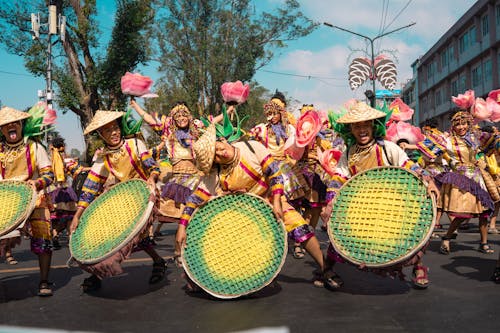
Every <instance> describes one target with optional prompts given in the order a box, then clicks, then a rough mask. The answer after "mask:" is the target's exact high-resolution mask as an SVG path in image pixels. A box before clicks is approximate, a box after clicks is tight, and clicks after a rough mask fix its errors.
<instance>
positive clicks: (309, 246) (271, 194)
mask: <svg viewBox="0 0 500 333" xmlns="http://www.w3.org/2000/svg"><path fill="white" fill-rule="evenodd" d="M225 120H226V118H225ZM223 127H224V128H226V127H227V126H226V125H223ZM218 133H219V136H221V135H220V132H219V131H218ZM226 136H227V137H228V138H229V139H230V140H234V141H232V143H229V142H228V141H227V140H226V138H225V137H226ZM238 139H239V136H235V135H234V134H233V133H228V135H225V136H224V137H222V136H221V137H220V138H219V139H218V141H216V131H215V127H214V125H210V126H209V127H208V128H207V130H206V131H205V133H204V134H203V135H202V136H201V137H200V139H199V140H198V141H197V142H196V143H195V144H194V145H193V148H194V150H195V154H196V161H197V163H198V168H199V169H200V170H201V171H203V172H204V173H205V174H206V175H207V176H206V177H204V178H203V179H202V183H201V184H200V186H199V187H198V189H196V190H195V192H194V193H193V194H192V195H191V196H190V197H189V200H188V202H187V204H186V207H185V208H184V212H183V215H182V217H181V221H180V222H179V227H178V229H177V235H176V243H177V244H178V246H184V243H185V240H186V226H187V224H188V223H189V220H190V218H191V215H192V214H193V212H194V210H195V208H196V207H197V206H199V205H201V204H202V203H203V202H205V201H207V200H208V199H209V198H210V197H211V195H213V194H214V193H217V191H218V190H219V191H222V192H248V193H252V194H256V195H259V196H261V197H264V198H268V199H269V201H270V204H271V205H272V207H273V211H274V213H275V215H276V216H277V217H278V218H279V219H281V220H283V222H284V224H285V228H286V230H287V232H288V235H289V237H290V238H292V239H293V240H294V241H297V242H300V243H303V244H304V248H305V249H306V251H307V252H308V253H309V254H310V255H311V256H312V258H313V259H314V260H315V261H316V263H317V264H318V266H319V268H320V272H321V273H320V276H319V277H318V278H317V281H318V282H319V283H316V281H315V285H317V286H321V287H323V286H324V285H327V284H332V285H336V282H335V281H334V279H332V277H331V276H327V274H326V273H324V258H323V253H322V252H321V249H320V246H319V242H318V240H317V238H316V236H315V235H314V232H313V231H312V230H311V228H310V227H309V225H308V224H307V222H306V221H305V220H304V219H303V217H302V216H301V215H300V214H299V213H298V212H297V211H296V210H295V209H294V208H293V207H292V206H291V205H290V204H289V203H288V201H287V195H291V194H289V193H286V190H285V189H286V187H287V186H284V184H283V183H284V178H283V177H282V175H281V171H280V170H281V168H280V163H281V162H280V161H278V160H276V159H275V158H274V157H273V156H272V154H271V152H270V151H269V150H268V149H267V148H265V147H264V146H263V145H262V144H261V143H259V142H257V141H239V142H236V140H238ZM213 165H217V167H218V169H217V170H215V168H213V169H212V166H213ZM206 184H212V185H213V186H212V188H210V187H209V186H204V185H206ZM214 184H216V185H214ZM323 281H324V283H323ZM186 287H187V289H188V291H190V290H191V291H193V290H196V287H195V286H194V285H192V284H191V283H190V282H189V281H188V285H187V286H186Z"/></svg>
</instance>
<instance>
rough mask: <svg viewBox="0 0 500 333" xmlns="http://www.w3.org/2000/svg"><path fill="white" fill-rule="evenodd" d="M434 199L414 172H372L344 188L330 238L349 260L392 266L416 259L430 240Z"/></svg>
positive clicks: (335, 208) (335, 205)
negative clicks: (419, 251)
mask: <svg viewBox="0 0 500 333" xmlns="http://www.w3.org/2000/svg"><path fill="white" fill-rule="evenodd" d="M435 216H436V209H435V204H434V198H431V197H429V196H428V194H427V189H426V187H425V185H424V184H423V182H422V181H421V180H420V179H419V178H418V177H417V176H416V175H415V174H414V173H412V172H410V171H408V170H407V169H403V168H399V167H382V168H374V169H369V170H366V171H364V172H361V173H359V174H357V175H355V176H354V177H353V178H351V179H350V180H349V181H348V182H346V183H345V184H344V186H342V187H341V189H340V191H339V193H338V195H337V197H336V198H335V202H334V203H333V209H332V215H331V218H330V221H329V223H328V236H329V238H330V241H331V242H332V244H333V247H334V248H335V250H336V251H337V252H338V253H339V254H340V255H341V256H342V257H343V258H345V259H346V260H348V261H350V262H352V263H354V264H358V265H361V264H363V265H366V266H367V267H373V268H375V267H386V266H390V265H394V264H397V263H399V262H402V261H405V260H406V259H408V258H410V257H412V256H413V255H414V254H415V253H416V252H417V251H418V250H420V249H421V248H422V246H423V245H424V244H425V243H426V242H427V241H428V240H429V237H430V236H431V233H432V230H433V227H434V223H435Z"/></svg>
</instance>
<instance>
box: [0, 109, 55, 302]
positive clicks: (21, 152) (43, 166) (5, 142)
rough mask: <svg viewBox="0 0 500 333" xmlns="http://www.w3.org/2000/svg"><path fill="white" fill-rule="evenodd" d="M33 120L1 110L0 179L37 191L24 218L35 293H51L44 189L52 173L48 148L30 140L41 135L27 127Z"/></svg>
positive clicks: (18, 112) (23, 113)
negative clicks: (35, 268)
mask: <svg viewBox="0 0 500 333" xmlns="http://www.w3.org/2000/svg"><path fill="white" fill-rule="evenodd" d="M41 116H42V117H43V115H41ZM37 118H38V117H37ZM33 120H35V119H33V118H32V116H31V115H30V114H29V113H27V112H21V111H18V110H16V109H13V108H10V107H4V108H2V109H1V110H0V132H1V134H2V141H1V143H0V167H1V174H0V179H11V180H21V181H26V182H28V183H29V184H30V185H31V186H33V187H35V188H36V190H37V191H38V197H37V203H36V206H35V209H34V211H33V213H32V214H31V216H30V217H29V218H28V220H27V223H26V230H28V233H29V235H30V238H31V251H32V252H33V253H35V254H36V255H37V256H38V262H39V267H40V283H39V285H38V296H52V289H51V286H50V283H49V282H48V277H49V270H50V262H51V258H52V234H51V225H50V212H49V209H48V201H47V197H46V195H45V194H44V193H43V190H44V189H45V188H46V187H47V186H48V185H49V184H50V183H52V181H53V178H54V175H53V172H52V167H51V162H50V159H49V157H48V154H47V151H46V150H45V148H44V147H43V146H42V145H41V144H40V143H39V142H37V141H35V140H32V139H30V137H34V136H36V135H39V134H41V132H39V127H36V126H26V124H27V122H30V125H32V123H31V121H33ZM35 121H36V120H35Z"/></svg>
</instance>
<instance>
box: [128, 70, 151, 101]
mask: <svg viewBox="0 0 500 333" xmlns="http://www.w3.org/2000/svg"><path fill="white" fill-rule="evenodd" d="M152 85H153V80H151V78H150V77H148V76H143V75H141V74H139V73H129V72H127V73H125V75H123V76H122V78H121V88H122V93H124V94H125V95H131V96H136V97H142V98H152V97H158V95H157V94H153V93H151V86H152Z"/></svg>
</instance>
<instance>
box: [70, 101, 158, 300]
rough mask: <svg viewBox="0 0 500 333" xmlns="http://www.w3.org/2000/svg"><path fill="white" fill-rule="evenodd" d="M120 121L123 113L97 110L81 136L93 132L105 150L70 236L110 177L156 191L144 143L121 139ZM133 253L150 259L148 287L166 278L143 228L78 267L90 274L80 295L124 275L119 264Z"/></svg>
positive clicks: (85, 187)
mask: <svg viewBox="0 0 500 333" xmlns="http://www.w3.org/2000/svg"><path fill="white" fill-rule="evenodd" d="M120 118H122V119H121V123H120V122H119V119H120ZM123 118H127V116H126V115H125V114H124V113H123V112H115V111H101V110H99V111H97V112H96V114H95V115H94V118H92V121H91V122H90V124H89V125H88V126H87V128H85V131H84V135H87V134H90V133H92V132H94V131H95V132H97V133H98V134H99V136H100V137H101V138H102V139H103V140H104V142H105V144H106V146H105V147H104V149H103V152H102V153H101V154H100V156H99V157H98V158H97V160H96V161H95V162H94V163H93V165H92V168H91V170H90V171H89V174H88V176H87V179H86V180H85V183H84V184H83V188H82V194H81V195H80V200H79V202H78V208H77V211H76V213H75V216H74V218H73V221H72V223H71V228H70V230H71V232H74V231H75V230H76V227H77V225H78V223H79V219H80V217H81V216H82V214H83V211H84V210H85V208H87V207H88V206H89V204H90V203H91V202H92V201H94V199H95V197H96V196H97V195H98V194H99V193H100V192H101V191H102V189H103V187H104V184H105V182H106V180H107V179H108V177H109V176H111V175H112V176H114V178H115V179H116V181H117V182H121V181H126V180H129V179H143V180H145V181H147V183H148V184H149V186H150V187H151V188H152V189H154V188H155V187H156V182H157V181H158V176H159V173H160V171H159V167H158V164H157V163H156V161H155V160H154V159H153V158H152V156H151V152H150V151H149V150H148V149H147V148H146V146H145V144H144V142H142V141H141V140H139V139H137V138H130V139H125V138H124V136H127V135H129V134H130V133H127V128H129V127H128V126H124V124H126V123H127V120H128V119H123ZM134 250H144V251H145V252H146V253H147V254H148V255H149V256H150V257H151V258H152V259H153V271H152V274H151V277H150V279H149V283H150V284H154V283H158V282H160V281H161V280H162V279H163V277H164V275H165V270H166V263H165V260H163V258H162V257H161V256H160V255H159V254H158V253H157V252H156V251H155V250H154V248H153V242H152V240H151V239H150V238H149V237H148V234H147V228H146V230H145V231H144V232H143V233H141V234H140V235H139V237H135V238H134V239H133V240H132V241H131V242H130V243H129V244H127V245H126V246H124V247H123V248H122V249H120V250H119V251H118V252H116V253H115V254H113V255H112V256H110V257H108V258H106V259H104V260H103V261H101V262H99V263H97V264H93V265H80V266H81V267H82V269H84V270H86V271H88V272H89V273H91V274H92V275H91V276H90V277H89V278H86V279H85V280H84V282H83V284H82V287H83V291H84V292H89V291H94V290H98V289H100V287H101V279H103V278H104V277H109V276H115V275H118V274H121V273H122V272H123V271H122V268H121V262H122V261H123V260H124V259H126V258H127V257H128V256H129V255H130V254H131V253H132V251H134Z"/></svg>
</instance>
